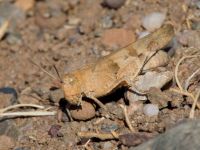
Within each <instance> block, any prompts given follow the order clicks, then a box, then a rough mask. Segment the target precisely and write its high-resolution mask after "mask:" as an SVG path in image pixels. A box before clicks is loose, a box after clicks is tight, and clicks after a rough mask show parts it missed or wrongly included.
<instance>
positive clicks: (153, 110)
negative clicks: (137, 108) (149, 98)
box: [143, 104, 159, 117]
mask: <svg viewBox="0 0 200 150" xmlns="http://www.w3.org/2000/svg"><path fill="white" fill-rule="evenodd" d="M143 112H144V114H145V115H147V116H149V117H151V116H157V115H158V113H159V109H158V105H155V104H146V105H145V106H144V108H143Z"/></svg>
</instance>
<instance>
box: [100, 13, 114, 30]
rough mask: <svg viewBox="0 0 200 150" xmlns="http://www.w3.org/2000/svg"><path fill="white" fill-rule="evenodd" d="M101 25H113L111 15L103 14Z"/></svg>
mask: <svg viewBox="0 0 200 150" xmlns="http://www.w3.org/2000/svg"><path fill="white" fill-rule="evenodd" d="M101 26H102V27H103V28H111V27H112V26H113V21H112V18H111V16H105V17H103V18H102V20H101Z"/></svg>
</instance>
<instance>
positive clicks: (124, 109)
mask: <svg viewBox="0 0 200 150" xmlns="http://www.w3.org/2000/svg"><path fill="white" fill-rule="evenodd" d="M119 106H120V107H121V108H122V109H123V111H124V116H125V121H126V124H127V125H128V127H129V129H130V130H131V131H132V132H134V129H133V127H132V125H131V122H130V120H129V117H128V113H127V109H126V106H124V105H122V104H120V105H119Z"/></svg>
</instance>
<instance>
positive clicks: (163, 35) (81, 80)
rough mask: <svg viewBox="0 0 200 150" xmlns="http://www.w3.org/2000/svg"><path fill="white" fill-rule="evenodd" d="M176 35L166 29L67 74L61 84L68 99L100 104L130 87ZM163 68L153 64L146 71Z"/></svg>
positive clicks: (79, 102) (71, 101)
mask: <svg viewBox="0 0 200 150" xmlns="http://www.w3.org/2000/svg"><path fill="white" fill-rule="evenodd" d="M173 35H174V30H173V27H172V26H171V25H165V26H164V27H162V28H160V29H158V30H157V31H155V32H154V33H152V34H150V35H148V36H146V37H144V38H142V39H139V40H138V41H136V42H134V43H132V44H130V45H128V46H126V47H124V48H122V49H119V50H117V51H115V52H114V53H112V54H110V55H108V56H106V57H103V58H100V59H99V60H97V62H96V63H93V64H90V65H87V66H85V67H83V68H81V69H79V70H76V71H73V72H71V73H67V74H65V75H64V78H63V80H62V82H61V89H62V90H63V92H64V96H65V99H66V100H67V101H68V102H69V103H71V104H73V105H80V104H81V101H82V98H83V97H87V98H89V99H93V100H95V101H98V99H97V98H99V97H102V96H106V95H107V94H110V93H111V92H113V91H115V90H116V89H118V88H119V87H130V86H131V85H132V84H133V80H134V79H135V77H136V75H137V73H139V71H138V70H140V69H141V67H142V65H143V64H144V60H146V58H147V57H148V56H149V55H150V54H151V53H155V52H157V51H158V50H160V49H161V48H163V47H164V46H165V45H166V44H167V43H168V42H169V41H170V40H171V39H172V37H173ZM163 53H164V52H163ZM163 53H162V51H159V52H158V53H156V54H155V55H160V56H161V57H160V56H159V57H160V59H159V60H161V61H163V60H162V55H165V54H163ZM159 65H160V63H159V62H157V63H156V62H155V61H151V60H150V61H149V62H148V63H147V64H146V65H145V66H144V67H143V69H150V68H153V67H157V66H159Z"/></svg>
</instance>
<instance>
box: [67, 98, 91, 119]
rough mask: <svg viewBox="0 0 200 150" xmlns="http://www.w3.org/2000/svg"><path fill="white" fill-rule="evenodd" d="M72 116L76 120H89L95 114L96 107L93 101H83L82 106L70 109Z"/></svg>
mask: <svg viewBox="0 0 200 150" xmlns="http://www.w3.org/2000/svg"><path fill="white" fill-rule="evenodd" d="M70 112H71V116H72V118H74V119H75V120H88V119H91V118H93V117H94V116H95V109H94V106H93V105H92V104H91V103H88V102H86V101H82V105H81V108H75V109H74V110H70Z"/></svg>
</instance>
